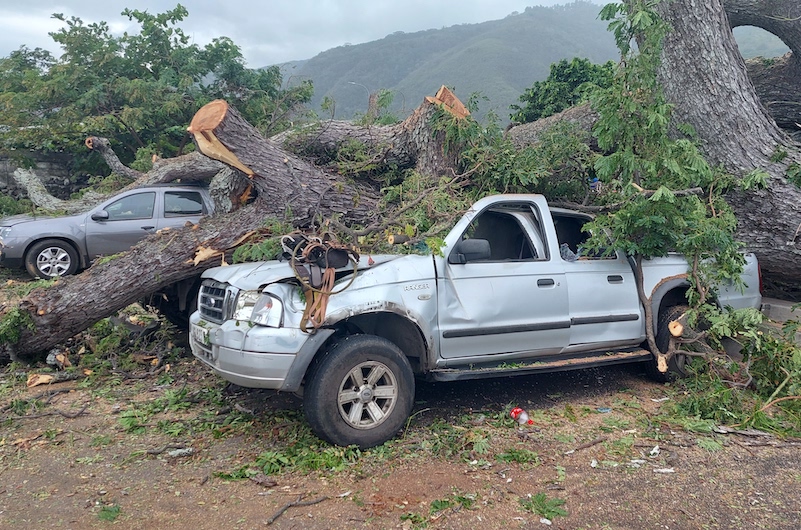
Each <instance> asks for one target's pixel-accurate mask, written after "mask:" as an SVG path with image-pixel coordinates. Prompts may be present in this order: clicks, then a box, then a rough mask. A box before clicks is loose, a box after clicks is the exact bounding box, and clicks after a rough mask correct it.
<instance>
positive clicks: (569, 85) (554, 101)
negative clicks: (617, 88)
mask: <svg viewBox="0 0 801 530" xmlns="http://www.w3.org/2000/svg"><path fill="white" fill-rule="evenodd" d="M614 68H615V65H614V63H613V62H612V61H607V62H606V63H604V64H593V63H592V62H590V61H589V60H588V59H582V58H579V57H574V58H573V59H572V60H570V61H568V60H567V59H562V60H561V61H559V62H558V63H553V64H552V65H551V72H550V74H549V75H548V78H547V79H546V80H545V81H537V82H535V83H534V84H533V85H532V86H531V88H527V89H526V91H525V92H523V95H521V96H520V102H521V103H522V104H523V105H522V106H520V105H512V106H511V108H512V111H513V113H512V115H511V118H512V121H514V122H517V123H529V122H532V121H537V120H538V119H540V118H547V117H548V116H551V115H553V114H556V113H557V112H561V111H563V110H565V109H567V108H570V107H573V106H575V105H577V104H579V103H582V102H584V101H586V100H587V99H588V98H589V96H590V95H591V94H592V93H593V92H595V91H596V90H598V89H599V88H607V87H609V86H610V85H611V83H612V77H613V73H614Z"/></svg>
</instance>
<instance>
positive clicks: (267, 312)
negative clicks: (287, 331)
mask: <svg viewBox="0 0 801 530" xmlns="http://www.w3.org/2000/svg"><path fill="white" fill-rule="evenodd" d="M283 316H284V306H283V304H281V300H279V299H278V298H276V297H274V296H272V295H269V294H266V293H265V294H262V295H261V296H260V297H259V299H258V300H257V301H256V305H255V306H253V312H252V313H251V316H250V321H251V322H253V323H254V324H259V325H261V326H270V327H272V328H280V327H281V324H282V322H281V321H282V319H283Z"/></svg>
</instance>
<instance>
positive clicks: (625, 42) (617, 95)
mask: <svg viewBox="0 0 801 530" xmlns="http://www.w3.org/2000/svg"><path fill="white" fill-rule="evenodd" d="M652 5H653V2H650V1H649V2H644V1H636V2H630V3H625V4H609V5H607V6H606V7H604V9H603V10H602V15H601V16H602V17H603V18H604V19H606V20H610V24H609V28H610V30H611V31H612V32H613V33H614V35H615V39H616V42H617V43H618V46H619V47H620V50H621V52H622V53H623V54H624V56H625V61H624V63H623V66H622V67H621V68H620V69H619V70H618V72H617V73H616V75H615V77H614V80H613V83H612V86H611V87H610V88H609V89H608V90H605V91H602V92H599V93H597V94H596V96H595V97H594V98H593V103H594V105H595V108H596V109H597V110H598V112H599V114H600V119H599V120H598V123H597V125H596V127H595V134H596V136H597V138H598V144H599V146H600V147H601V148H602V149H604V150H605V151H607V152H609V153H610V154H608V155H605V156H602V157H599V158H598V159H597V161H596V162H595V170H596V174H597V176H598V178H599V179H600V180H601V181H602V182H603V184H604V190H605V191H604V198H603V200H604V201H606V202H609V203H614V204H616V205H617V206H619V208H617V209H616V210H615V211H614V212H612V213H609V214H606V215H600V216H598V217H597V218H596V219H595V221H594V222H593V223H590V225H589V226H588V227H587V228H588V229H589V230H590V231H591V232H592V233H593V234H594V237H593V238H592V239H591V241H590V242H589V243H588V250H590V251H592V252H602V251H604V250H608V249H610V248H619V249H621V250H623V251H625V252H626V253H628V254H629V255H631V256H634V257H635V258H636V259H638V261H639V260H642V259H649V258H653V257H659V256H665V255H666V254H667V253H668V252H670V251H678V252H681V253H683V254H684V255H685V256H686V257H687V258H688V260H689V261H690V263H691V264H694V265H695V269H694V270H693V272H694V274H693V279H692V283H693V287H694V289H695V290H696V292H697V293H700V294H698V295H697V296H693V297H691V302H694V303H702V302H703V301H704V300H705V297H706V294H707V293H708V291H709V285H711V284H712V283H713V282H715V281H718V280H721V279H729V278H732V279H736V278H737V273H738V272H739V270H740V268H741V266H742V262H743V261H742V257H741V256H740V254H739V253H738V252H737V250H738V249H739V245H738V243H737V242H736V240H735V237H734V231H735V227H736V219H735V218H734V215H733V213H732V211H731V209H730V208H729V207H728V205H727V204H726V203H725V201H724V200H723V198H722V196H721V193H723V191H725V190H726V189H728V187H729V186H730V185H731V182H732V179H731V177H730V176H728V175H725V174H723V173H721V172H720V171H718V170H716V169H714V168H711V167H710V166H709V165H708V164H707V163H706V161H705V160H704V158H703V156H702V155H701V153H700V151H699V149H698V147H697V145H696V143H695V142H694V140H693V138H692V136H691V134H692V131H691V129H689V128H687V127H682V128H680V129H682V130H683V131H684V132H685V133H686V134H690V136H688V137H686V138H679V139H672V138H671V137H670V135H669V131H668V128H669V124H670V120H671V107H670V105H668V104H667V103H666V101H665V99H664V96H663V95H662V92H661V89H660V86H659V84H658V82H657V79H656V72H657V68H658V66H659V60H660V53H661V49H662V40H663V38H664V35H665V34H666V32H667V31H668V27H667V25H666V24H665V23H664V22H663V21H662V20H661V19H660V18H659V17H658V15H657V14H656V13H655V12H654V11H653V10H652V8H651V6H652ZM635 35H639V37H640V40H639V46H638V47H637V49H636V50H635V49H634V48H633V47H632V46H631V42H632V39H633V38H634V36H635ZM747 181H748V182H749V183H751V184H752V185H755V184H757V183H758V182H759V177H758V176H754V178H753V179H750V180H748V179H747ZM649 190H650V191H649ZM702 194H705V195H706V197H703V199H702V198H701V197H699V195H702ZM709 263H714V266H711V265H708V264H709Z"/></svg>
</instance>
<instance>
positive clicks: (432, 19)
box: [0, 0, 604, 68]
mask: <svg viewBox="0 0 801 530" xmlns="http://www.w3.org/2000/svg"><path fill="white" fill-rule="evenodd" d="M570 1H571V0H458V1H457V0H433V1H431V0H425V1H424V0H263V1H254V0H239V1H237V0H181V1H180V2H179V1H178V0H128V1H118V0H106V1H103V0H101V1H97V2H87V1H86V0H1V2H0V4H1V5H0V57H5V56H7V55H8V54H9V53H10V52H12V51H14V50H16V49H18V48H19V47H20V46H22V45H23V44H24V45H26V46H28V47H29V48H31V49H33V48H36V47H39V48H44V49H46V50H49V51H50V52H51V53H53V54H54V55H55V56H56V57H58V56H59V55H60V54H61V49H60V48H58V46H57V45H56V43H55V42H53V40H52V39H51V38H50V36H49V35H48V32H51V31H56V30H58V29H59V28H61V27H62V24H61V23H60V22H59V21H58V20H55V19H53V18H51V15H52V14H53V13H63V14H64V15H66V16H67V17H70V16H76V17H78V18H80V19H82V20H83V21H84V22H85V23H89V22H100V21H105V22H108V23H109V26H110V27H111V30H112V31H113V32H114V33H119V34H121V33H122V32H124V31H126V30H128V31H135V30H136V26H135V25H134V24H133V23H131V22H129V21H128V19H127V18H126V17H122V16H120V13H121V12H122V11H123V9H125V8H126V7H129V8H132V9H139V10H143V11H148V12H150V13H162V12H164V11H167V10H168V9H172V8H174V7H175V6H176V5H177V4H178V3H181V4H182V5H184V6H186V8H187V9H188V10H189V17H187V18H186V19H185V20H184V21H183V22H182V23H181V24H180V27H181V28H182V29H183V30H184V31H185V32H186V33H187V34H188V35H190V36H191V37H192V38H193V39H194V41H195V42H196V43H197V44H199V45H204V44H206V43H208V42H210V41H211V40H212V39H213V38H215V37H220V36H225V37H230V38H231V39H232V40H233V41H234V43H235V44H237V45H238V46H239V47H240V48H241V50H242V54H243V55H244V56H245V60H246V61H247V64H248V66H250V67H252V68H257V67H261V66H268V65H272V64H278V63H282V62H286V61H292V60H299V59H310V58H311V57H314V56H315V55H317V54H318V53H320V52H322V51H325V50H328V49H330V48H334V47H336V46H341V45H343V44H345V43H350V44H359V43H362V42H368V41H372V40H376V39H380V38H383V37H385V36H387V35H389V34H390V33H394V32H396V31H404V32H406V33H412V32H415V31H422V30H426V29H439V28H443V27H448V26H453V25H456V24H464V23H469V24H472V23H476V22H486V21H488V20H497V19H500V18H504V17H505V16H507V15H509V14H511V13H512V12H514V11H518V12H522V11H524V10H525V8H526V6H531V5H548V6H552V5H558V4H566V3H570ZM593 1H594V2H595V3H598V4H601V3H603V1H604V0H593ZM599 10H600V9H599Z"/></svg>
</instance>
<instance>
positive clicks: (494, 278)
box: [190, 195, 761, 448]
mask: <svg viewBox="0 0 801 530" xmlns="http://www.w3.org/2000/svg"><path fill="white" fill-rule="evenodd" d="M589 220H590V217H589V216H587V215H585V214H582V213H578V212H574V211H569V210H563V209H557V208H549V207H548V204H547V202H546V200H545V198H544V197H542V196H540V195H496V196H491V197H486V198H484V199H482V200H480V201H478V202H477V203H476V204H474V205H473V207H472V208H471V209H470V210H469V211H468V212H467V213H465V215H464V216H463V217H462V218H461V220H460V221H459V222H458V223H457V224H456V225H455V226H454V228H453V229H452V230H451V232H450V233H449V234H448V236H447V237H446V238H445V246H444V247H443V252H442V255H435V254H431V255H401V256H399V255H381V256H375V255H374V256H369V257H368V256H362V257H361V258H360V259H359V261H358V262H357V263H352V264H350V265H348V266H345V267H342V268H340V269H337V271H336V282H337V283H336V286H337V287H336V288H335V290H339V286H344V285H346V284H348V285H347V289H344V290H342V291H341V292H339V293H338V294H335V295H332V296H331V297H330V299H329V300H328V305H327V308H326V312H325V317H324V320H323V321H322V322H321V323H320V325H319V327H318V328H317V329H316V330H312V332H309V333H307V332H304V331H303V330H302V329H301V328H302V325H301V324H302V319H303V317H304V310H305V308H306V299H305V297H304V296H303V294H302V290H301V288H300V287H299V282H298V280H297V278H296V275H295V273H294V272H293V269H292V267H291V266H290V263H288V262H286V261H268V262H260V263H246V264H241V265H234V266H227V267H217V268H213V269H210V270H208V271H206V272H205V273H204V274H203V278H204V280H203V283H202V286H201V290H200V293H199V301H198V311H197V312H195V313H194V314H193V315H192V316H191V318H190V335H191V341H190V342H191V347H192V352H193V354H194V355H195V356H196V357H197V358H198V359H200V360H201V361H203V362H204V363H206V364H207V365H208V366H210V367H211V368H212V369H213V370H214V371H215V372H216V373H217V374H219V375H220V376H222V377H223V378H225V379H227V380H228V381H231V382H233V383H235V384H237V385H241V386H245V387H254V388H270V389H276V390H280V391H284V392H296V393H301V392H302V394H303V399H304V412H305V415H306V417H307V420H308V422H309V424H310V425H311V427H312V429H313V430H314V431H315V433H316V434H317V435H318V436H320V437H321V438H323V439H325V440H327V441H329V442H331V443H334V444H339V445H350V444H355V445H358V446H360V447H362V448H366V447H371V446H374V445H377V444H380V443H383V442H384V441H386V440H388V439H390V438H392V437H393V436H395V435H396V434H397V432H398V431H399V429H400V428H401V427H402V426H403V425H404V423H405V422H406V420H407V418H408V416H409V414H410V412H411V409H412V404H413V399H414V389H415V386H414V385H415V378H416V377H417V378H425V379H427V380H433V381H455V380H460V379H474V378H484V377H503V376H510V375H520V374H530V373H535V372H544V371H551V372H555V371H563V370H569V369H575V368H583V367H589V366H598V365H605V364H614V363H624V362H642V363H645V367H646V369H647V372H648V373H649V374H651V375H653V376H654V377H656V378H658V379H662V380H668V379H669V378H671V377H674V376H676V375H681V374H682V373H683V371H684V361H685V359H684V358H683V357H682V356H674V357H672V358H671V362H670V365H669V368H670V372H668V373H663V372H660V371H658V370H657V367H656V360H655V355H654V354H653V353H652V352H650V351H648V350H647V349H645V347H644V344H645V343H646V336H645V310H644V308H643V306H642V305H641V303H640V299H639V297H638V294H637V285H636V283H635V275H634V270H633V267H632V260H630V259H629V258H628V257H627V256H625V255H623V254H622V253H620V252H618V253H616V254H614V255H612V256H611V257H593V256H589V255H587V256H584V255H582V243H583V242H584V241H585V240H586V239H587V238H588V237H589V234H588V233H586V232H584V231H583V225H584V224H585V223H586V222H587V221H589ZM643 269H644V271H643V274H644V277H643V285H644V288H645V292H646V293H648V294H649V295H650V299H651V301H652V304H653V306H652V309H653V315H654V325H655V326H656V329H657V344H658V345H660V348H661V347H662V346H663V345H664V346H665V347H666V345H667V340H668V336H667V329H666V327H667V323H668V322H669V320H667V319H668V318H671V317H672V315H673V314H675V312H676V311H677V308H678V309H680V308H682V307H683V306H685V304H686V298H685V294H686V291H687V288H688V286H689V283H688V280H687V271H688V265H687V262H686V261H685V260H684V258H683V257H682V256H680V255H670V256H667V257H664V258H658V259H653V260H649V261H647V262H645V263H644V266H643ZM743 281H744V284H745V285H746V288H745V289H744V290H740V289H737V288H734V287H733V286H721V287H720V288H719V289H718V292H717V301H718V303H719V304H720V305H721V306H726V307H732V308H744V307H755V308H758V307H759V306H760V302H761V294H760V279H759V272H758V265H757V262H756V259H755V258H754V256H753V255H747V256H746V265H745V269H744V271H743Z"/></svg>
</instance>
